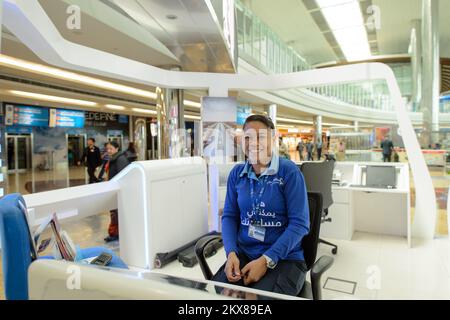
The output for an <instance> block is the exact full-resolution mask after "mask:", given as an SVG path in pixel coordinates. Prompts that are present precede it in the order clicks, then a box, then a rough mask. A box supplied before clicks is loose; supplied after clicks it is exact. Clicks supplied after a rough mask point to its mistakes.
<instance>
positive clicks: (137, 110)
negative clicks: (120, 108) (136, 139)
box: [133, 108, 157, 114]
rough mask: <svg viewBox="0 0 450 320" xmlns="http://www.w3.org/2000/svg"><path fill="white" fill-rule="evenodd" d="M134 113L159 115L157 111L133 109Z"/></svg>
mask: <svg viewBox="0 0 450 320" xmlns="http://www.w3.org/2000/svg"><path fill="white" fill-rule="evenodd" d="M133 111H135V112H139V113H147V114H157V112H156V111H155V110H148V109H141V108H133Z"/></svg>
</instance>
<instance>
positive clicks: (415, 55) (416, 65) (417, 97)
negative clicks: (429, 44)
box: [411, 19, 422, 110]
mask: <svg viewBox="0 0 450 320" xmlns="http://www.w3.org/2000/svg"><path fill="white" fill-rule="evenodd" d="M411 24H412V30H411V68H412V73H411V76H412V96H411V103H412V105H413V108H414V110H417V107H418V106H419V105H420V101H421V99H422V21H421V20H419V19H415V20H413V21H412V22H411Z"/></svg>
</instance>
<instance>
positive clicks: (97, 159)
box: [78, 138, 102, 183]
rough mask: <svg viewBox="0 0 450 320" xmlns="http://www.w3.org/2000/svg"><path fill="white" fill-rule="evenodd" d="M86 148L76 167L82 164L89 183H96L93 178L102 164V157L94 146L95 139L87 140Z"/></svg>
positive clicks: (95, 179) (96, 180)
mask: <svg viewBox="0 0 450 320" xmlns="http://www.w3.org/2000/svg"><path fill="white" fill-rule="evenodd" d="M87 144H88V146H87V147H86V148H85V149H84V152H83V155H82V156H81V161H78V165H80V164H81V162H84V163H85V164H86V167H87V172H88V175H89V183H95V182H98V179H97V177H96V176H95V170H96V169H97V167H98V166H100V165H101V164H102V157H101V155H100V149H99V148H98V147H97V146H96V145H95V139H94V138H89V139H88V141H87Z"/></svg>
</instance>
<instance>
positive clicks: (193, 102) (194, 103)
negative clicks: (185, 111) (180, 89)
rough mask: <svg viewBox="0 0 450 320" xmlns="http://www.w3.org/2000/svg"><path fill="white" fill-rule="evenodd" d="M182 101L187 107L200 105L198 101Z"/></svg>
mask: <svg viewBox="0 0 450 320" xmlns="http://www.w3.org/2000/svg"><path fill="white" fill-rule="evenodd" d="M183 103H184V105H185V106H188V107H193V108H199V109H200V108H201V107H202V105H201V103H200V102H195V101H190V100H184V101H183Z"/></svg>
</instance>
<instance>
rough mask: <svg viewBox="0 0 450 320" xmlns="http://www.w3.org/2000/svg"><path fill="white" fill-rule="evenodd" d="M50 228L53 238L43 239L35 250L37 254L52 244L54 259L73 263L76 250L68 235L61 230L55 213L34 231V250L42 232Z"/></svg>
mask: <svg viewBox="0 0 450 320" xmlns="http://www.w3.org/2000/svg"><path fill="white" fill-rule="evenodd" d="M48 226H50V227H51V229H52V233H53V236H52V238H51V239H44V240H42V241H41V243H40V245H39V248H38V249H37V250H36V251H37V253H40V252H42V251H44V250H45V249H46V248H47V247H48V246H49V245H50V244H52V243H54V246H55V250H56V252H55V253H56V254H55V256H56V257H60V258H61V259H64V260H67V261H75V257H76V248H75V245H74V243H73V242H72V239H70V237H69V235H68V234H67V232H66V231H64V230H62V229H61V226H60V224H59V221H58V217H57V215H56V213H54V214H52V215H51V216H49V217H48V218H46V219H45V220H44V221H43V222H42V223H41V225H40V226H39V227H38V228H37V229H36V231H35V233H34V235H33V240H34V241H33V243H34V246H35V248H36V246H37V244H38V243H39V238H40V236H41V234H42V233H43V232H44V230H46V229H47V227H48Z"/></svg>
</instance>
